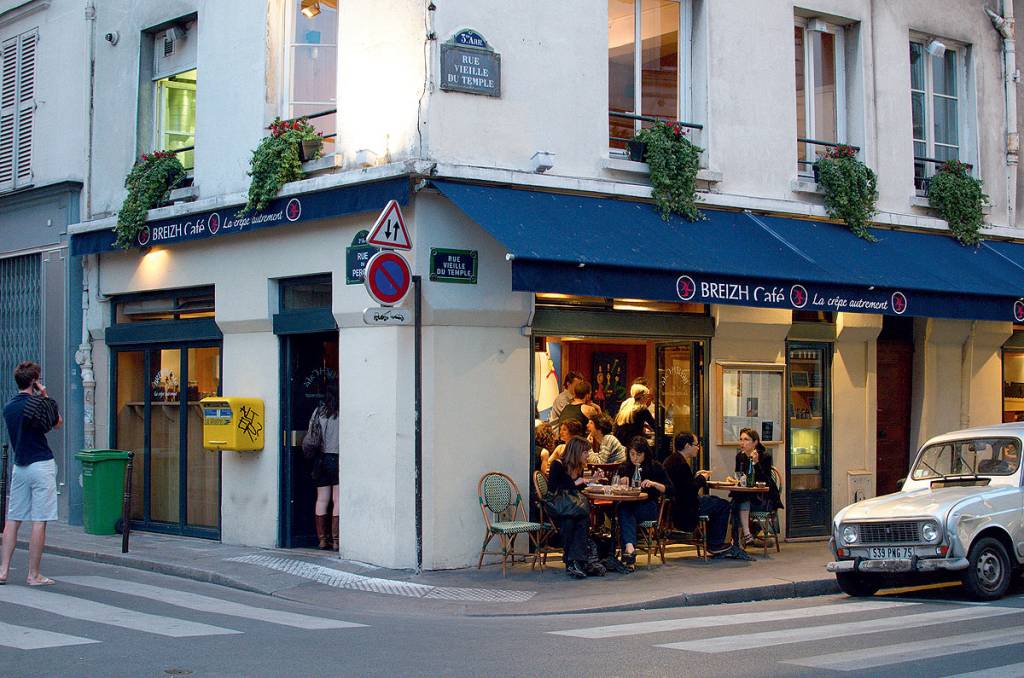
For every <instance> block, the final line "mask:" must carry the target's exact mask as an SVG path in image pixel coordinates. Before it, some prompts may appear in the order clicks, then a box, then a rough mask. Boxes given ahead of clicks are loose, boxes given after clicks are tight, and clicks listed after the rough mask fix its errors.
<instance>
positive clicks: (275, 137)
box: [239, 118, 324, 215]
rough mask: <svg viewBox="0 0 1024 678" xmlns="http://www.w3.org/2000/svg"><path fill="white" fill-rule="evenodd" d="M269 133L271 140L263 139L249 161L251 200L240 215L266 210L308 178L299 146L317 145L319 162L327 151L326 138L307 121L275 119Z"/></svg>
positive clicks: (249, 196)
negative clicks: (282, 192) (284, 190)
mask: <svg viewBox="0 0 1024 678" xmlns="http://www.w3.org/2000/svg"><path fill="white" fill-rule="evenodd" d="M269 129H270V136H266V137H263V140H262V141H260V143H259V145H258V146H257V147H256V150H254V151H253V152H252V158H251V159H250V160H249V172H248V174H249V176H250V177H252V181H251V182H250V183H249V194H248V200H247V201H246V203H245V207H243V208H242V209H241V211H240V212H239V215H245V214H251V213H252V212H259V211H260V210H262V209H265V208H266V206H267V205H268V204H269V203H270V201H271V200H273V199H274V198H275V197H276V196H277V194H278V192H279V191H280V190H281V187H282V186H284V185H285V184H286V183H288V182H290V181H299V180H300V179H304V178H305V176H306V173H305V172H303V171H302V161H301V160H300V159H299V145H300V144H301V143H302V142H303V141H307V142H308V141H313V142H316V144H317V147H316V148H317V150H316V153H315V154H314V156H313V157H314V158H319V157H320V154H321V152H322V151H323V142H324V140H323V136H322V135H321V133H320V132H319V131H317V129H316V128H315V127H313V126H312V125H310V124H309V121H308V120H307V119H306V118H299V119H298V120H281V118H274V122H272V123H271V124H270V128H269Z"/></svg>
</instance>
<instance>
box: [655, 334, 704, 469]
mask: <svg viewBox="0 0 1024 678" xmlns="http://www.w3.org/2000/svg"><path fill="white" fill-rule="evenodd" d="M657 366H658V382H657V384H656V385H655V389H656V393H655V402H656V403H657V410H656V413H655V414H656V418H657V422H658V436H657V443H656V444H657V451H656V455H657V457H658V459H659V460H664V459H665V458H666V457H667V456H668V455H669V454H671V453H672V441H673V439H674V438H675V434H677V433H682V432H683V431H687V430H689V431H692V432H694V433H696V434H697V436H698V437H700V439H701V440H705V441H706V436H705V435H704V426H703V412H704V406H703V394H704V386H703V374H704V369H703V344H702V343H701V342H697V341H694V342H687V343H685V344H661V345H659V346H658V347H657ZM702 461H703V460H702Z"/></svg>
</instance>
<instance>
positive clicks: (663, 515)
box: [637, 495, 671, 567]
mask: <svg viewBox="0 0 1024 678" xmlns="http://www.w3.org/2000/svg"><path fill="white" fill-rule="evenodd" d="M669 504H671V502H670V501H667V500H666V499H665V497H664V495H662V496H661V497H660V498H659V499H658V517H657V519H655V520H645V521H643V522H641V523H640V524H639V525H637V527H638V528H639V533H640V534H639V537H640V540H639V541H641V542H642V544H641V545H640V548H642V549H643V550H644V551H646V552H647V567H650V566H651V554H652V553H657V554H658V557H659V558H661V564H662V565H664V564H665V541H666V540H667V539H668V532H669V529H668V523H667V522H666V519H667V517H668V515H669V511H668V509H667V507H668V505H669Z"/></svg>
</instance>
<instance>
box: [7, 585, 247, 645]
mask: <svg viewBox="0 0 1024 678" xmlns="http://www.w3.org/2000/svg"><path fill="white" fill-rule="evenodd" d="M0 602H4V603H13V604H14V605H22V606H24V607H31V608H35V609H37V610H43V611H44V612H51V613H53V614H59V615H61V616H62V617H70V618H72V619H81V620H83V621H91V622H96V623H97V624H108V625H110V626H120V627H122V628H126V629H131V630H133V631H142V632H144V633H155V634H157V635H161V636H170V637H171V638H185V637H189V636H224V635H229V634H235V633H241V631H235V630H234V629H225V628H221V627H219V626H210V625H209V624H200V623H198V622H191V621H186V620H184V619H176V618H174V617H164V616H160V615H155V614H146V613H144V612H135V611H134V610H125V609H123V608H120V607H114V606H113V605H107V604H105V603H97V602H95V601H92V600H86V599H85V598H76V597H74V596H66V595H64V594H62V593H51V592H48V591H39V590H36V589H30V588H28V587H25V586H0Z"/></svg>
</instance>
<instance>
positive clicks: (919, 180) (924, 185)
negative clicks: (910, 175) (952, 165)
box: [914, 155, 974, 195]
mask: <svg viewBox="0 0 1024 678" xmlns="http://www.w3.org/2000/svg"><path fill="white" fill-rule="evenodd" d="M951 160H956V158H946V159H945V160H939V159H938V158H928V157H925V156H923V155H915V156H914V188H915V189H917V190H918V191H923V192H924V194H925V195H927V194H928V187H929V185H930V184H931V183H932V177H933V176H935V172H934V170H933V171H932V173H931V174H928V173H927V172H926V171H925V167H924V163H929V164H931V165H945V164H946V163H947V162H949V161H951ZM964 164H965V165H967V171H968V172H970V171H971V170H972V169H974V165H972V164H971V163H969V162H965V163H964ZM919 168H920V169H919Z"/></svg>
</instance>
